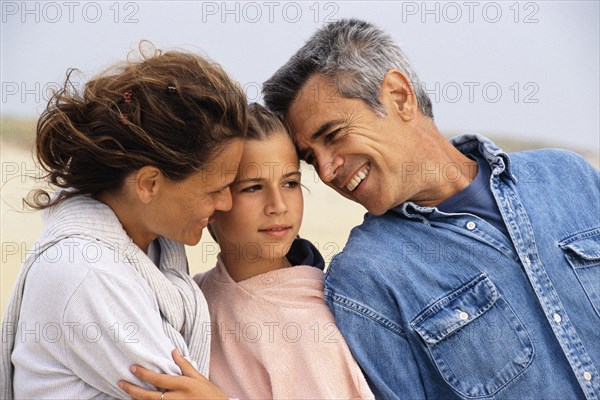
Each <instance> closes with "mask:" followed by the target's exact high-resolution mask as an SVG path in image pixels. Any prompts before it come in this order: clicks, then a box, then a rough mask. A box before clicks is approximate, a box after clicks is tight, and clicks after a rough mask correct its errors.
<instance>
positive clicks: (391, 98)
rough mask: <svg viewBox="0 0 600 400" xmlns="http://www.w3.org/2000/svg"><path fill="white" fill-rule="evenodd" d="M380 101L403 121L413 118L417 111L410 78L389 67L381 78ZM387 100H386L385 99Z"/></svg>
mask: <svg viewBox="0 0 600 400" xmlns="http://www.w3.org/2000/svg"><path fill="white" fill-rule="evenodd" d="M381 97H382V102H383V104H384V105H385V104H386V103H388V105H389V106H388V107H386V108H391V110H392V111H393V112H395V113H396V114H398V115H399V116H400V118H402V119H403V120H404V121H409V120H411V119H413V118H414V117H415V115H416V113H417V110H418V106H417V97H416V95H415V91H414V90H413V87H412V83H411V82H410V79H408V77H407V76H406V75H405V74H404V73H402V72H401V71H398V70H397V69H391V70H389V71H388V72H387V73H386V74H385V77H384V78H383V84H382V93H381ZM386 100H387V101H386Z"/></svg>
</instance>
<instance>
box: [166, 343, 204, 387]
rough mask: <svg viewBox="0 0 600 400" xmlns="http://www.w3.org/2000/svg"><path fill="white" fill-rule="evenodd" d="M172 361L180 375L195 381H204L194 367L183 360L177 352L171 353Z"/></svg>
mask: <svg viewBox="0 0 600 400" xmlns="http://www.w3.org/2000/svg"><path fill="white" fill-rule="evenodd" d="M172 356H173V360H174V361H175V364H177V366H178V367H179V368H180V369H181V373H182V374H183V376H189V377H190V378H194V379H196V380H199V381H202V380H204V379H205V378H204V376H202V374H201V373H200V372H198V370H197V369H196V368H194V366H193V365H192V364H191V363H190V362H189V361H188V360H186V359H185V357H184V356H182V355H181V353H180V352H179V350H177V349H175V350H173V352H172Z"/></svg>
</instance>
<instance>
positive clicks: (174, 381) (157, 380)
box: [130, 365, 193, 399]
mask: <svg viewBox="0 0 600 400" xmlns="http://www.w3.org/2000/svg"><path fill="white" fill-rule="evenodd" d="M192 368H193V367H192ZM130 370H131V372H132V373H133V374H134V375H135V376H137V377H138V378H140V379H141V380H143V381H144V382H148V383H149V384H151V385H153V386H156V387H159V388H162V389H167V390H174V389H179V387H180V385H179V379H181V376H179V375H176V376H172V375H167V374H159V373H156V372H154V371H150V370H149V369H146V368H144V367H140V366H139V365H134V366H132V367H131V368H130ZM154 399H156V397H154Z"/></svg>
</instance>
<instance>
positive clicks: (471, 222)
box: [467, 221, 477, 231]
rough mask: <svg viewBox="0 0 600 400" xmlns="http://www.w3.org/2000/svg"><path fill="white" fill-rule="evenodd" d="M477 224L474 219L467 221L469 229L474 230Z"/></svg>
mask: <svg viewBox="0 0 600 400" xmlns="http://www.w3.org/2000/svg"><path fill="white" fill-rule="evenodd" d="M476 226H477V224H475V222H473V221H469V222H467V229H468V230H470V231H472V230H473V229H475V227H476Z"/></svg>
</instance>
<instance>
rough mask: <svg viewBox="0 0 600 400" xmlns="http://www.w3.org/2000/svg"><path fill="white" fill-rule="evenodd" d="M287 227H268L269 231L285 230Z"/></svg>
mask: <svg viewBox="0 0 600 400" xmlns="http://www.w3.org/2000/svg"><path fill="white" fill-rule="evenodd" d="M286 229H287V228H271V229H267V230H268V231H285V230H286Z"/></svg>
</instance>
